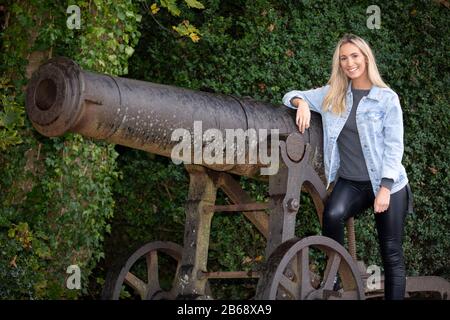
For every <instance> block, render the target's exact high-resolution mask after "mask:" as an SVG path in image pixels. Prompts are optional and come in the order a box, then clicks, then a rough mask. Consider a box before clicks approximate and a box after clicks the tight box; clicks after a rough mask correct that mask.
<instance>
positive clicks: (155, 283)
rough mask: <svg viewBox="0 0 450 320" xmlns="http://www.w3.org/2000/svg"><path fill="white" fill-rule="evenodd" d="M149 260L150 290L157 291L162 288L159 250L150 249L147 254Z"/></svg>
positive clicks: (148, 277)
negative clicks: (160, 284)
mask: <svg viewBox="0 0 450 320" xmlns="http://www.w3.org/2000/svg"><path fill="white" fill-rule="evenodd" d="M145 260H146V262H147V283H148V287H149V290H151V291H152V292H155V291H157V290H161V288H160V286H159V270H158V251H156V250H153V251H150V252H149V253H148V254H147V255H146V256H145Z"/></svg>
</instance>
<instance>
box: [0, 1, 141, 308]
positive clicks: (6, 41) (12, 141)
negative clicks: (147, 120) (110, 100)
mask: <svg viewBox="0 0 450 320" xmlns="http://www.w3.org/2000/svg"><path fill="white" fill-rule="evenodd" d="M74 3H75V1H69V2H66V1H36V0H34V1H7V3H6V4H5V6H4V7H3V8H4V9H5V12H4V15H2V24H3V25H4V29H3V32H2V36H1V41H2V51H1V59H2V64H1V72H2V78H1V79H2V81H1V88H0V89H1V99H2V106H1V108H0V149H1V153H0V248H1V249H0V299H56V298H58V299H63V298H70V299H73V298H77V297H79V296H81V295H83V294H85V293H86V292H87V283H88V281H87V279H88V276H89V275H90V273H91V270H92V269H93V268H94V266H95V265H96V263H97V262H98V261H99V260H100V259H101V258H102V257H103V256H104V253H103V239H104V237H105V234H107V233H108V232H109V231H110V226H109V222H108V219H109V218H111V217H112V215H113V210H114V199H113V197H112V194H113V190H112V186H113V183H114V181H115V180H116V179H117V176H118V171H117V168H116V163H115V159H116V157H117V153H116V151H115V150H114V146H111V145H106V144H104V143H98V142H93V141H90V140H87V139H84V138H82V137H81V136H79V135H66V136H65V137H61V138H53V139H47V138H45V137H42V136H40V135H39V134H38V133H37V132H36V131H35V130H34V129H33V128H32V127H31V125H30V123H29V121H28V119H27V118H26V117H24V89H25V86H26V83H27V79H28V78H29V76H30V74H31V73H32V71H34V70H36V68H37V67H38V66H39V64H40V63H42V62H43V61H45V60H46V59H48V58H51V57H52V56H58V55H61V56H68V57H70V58H72V59H74V60H75V61H77V62H78V63H79V64H80V65H81V66H82V67H83V68H85V69H88V70H93V71H98V72H104V73H109V74H113V75H121V74H125V73H127V72H128V71H127V60H128V58H129V56H130V55H131V54H132V51H133V49H132V48H133V46H134V45H136V43H137V40H138V38H139V35H140V34H139V32H138V30H137V26H138V23H139V21H140V18H141V16H140V15H139V14H137V9H136V6H135V4H134V3H133V2H132V1H131V0H124V1H107V0H105V1H100V0H98V1H77V2H76V4H77V5H78V6H79V7H80V9H81V12H83V15H82V19H81V26H82V28H81V29H69V28H68V27H67V25H66V21H67V19H68V17H69V16H70V15H69V14H67V13H66V8H67V7H68V6H69V5H70V4H74ZM70 265H78V267H79V268H80V270H81V277H82V281H81V284H82V288H81V290H68V289H67V287H66V280H67V277H68V276H69V274H68V273H66V270H67V268H68V267H69V266H70Z"/></svg>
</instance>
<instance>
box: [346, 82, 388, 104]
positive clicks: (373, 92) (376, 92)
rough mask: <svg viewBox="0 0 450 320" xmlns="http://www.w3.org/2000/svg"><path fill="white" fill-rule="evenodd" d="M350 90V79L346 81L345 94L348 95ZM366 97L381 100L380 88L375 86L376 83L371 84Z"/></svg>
mask: <svg viewBox="0 0 450 320" xmlns="http://www.w3.org/2000/svg"><path fill="white" fill-rule="evenodd" d="M351 92H352V80H350V81H349V82H348V87H347V95H349V94H350V93H351ZM367 98H369V99H372V100H376V101H380V100H381V88H380V87H377V86H376V85H372V88H371V89H370V91H369V94H368V95H367Z"/></svg>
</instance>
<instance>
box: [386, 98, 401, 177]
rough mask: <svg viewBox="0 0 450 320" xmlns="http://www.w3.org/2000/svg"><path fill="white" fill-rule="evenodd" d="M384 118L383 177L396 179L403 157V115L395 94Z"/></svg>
mask: <svg viewBox="0 0 450 320" xmlns="http://www.w3.org/2000/svg"><path fill="white" fill-rule="evenodd" d="M390 104H391V106H390V108H388V113H387V114H386V118H385V120H384V152H383V160H382V172H381V176H382V177H383V178H390V179H393V180H394V181H397V180H398V177H399V173H400V170H399V169H400V167H401V162H402V158H403V151H404V145H403V115H402V109H401V107H400V100H399V99H398V96H397V95H395V96H394V97H393V98H392V99H391V103H390Z"/></svg>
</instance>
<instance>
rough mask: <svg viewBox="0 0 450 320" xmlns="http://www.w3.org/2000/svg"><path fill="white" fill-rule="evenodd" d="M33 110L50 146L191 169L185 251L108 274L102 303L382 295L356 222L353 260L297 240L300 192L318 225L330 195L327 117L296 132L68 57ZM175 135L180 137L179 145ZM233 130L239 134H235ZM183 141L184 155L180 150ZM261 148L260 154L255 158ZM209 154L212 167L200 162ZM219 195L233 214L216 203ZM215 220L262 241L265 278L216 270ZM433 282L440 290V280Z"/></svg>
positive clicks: (286, 124) (173, 247)
mask: <svg viewBox="0 0 450 320" xmlns="http://www.w3.org/2000/svg"><path fill="white" fill-rule="evenodd" d="M26 110H27V113H28V116H29V118H30V120H31V122H32V123H33V125H34V127H35V128H36V129H37V130H38V131H39V132H40V133H41V134H43V135H45V136H49V137H52V136H60V135H63V134H64V133H66V132H74V133H79V134H82V135H83V136H86V137H91V138H95V139H102V140H106V141H109V142H112V143H116V144H121V145H125V146H128V147H132V148H136V149H141V150H145V151H148V152H151V153H155V154H159V155H162V156H165V157H171V158H172V160H174V161H179V162H180V161H181V160H183V162H184V163H185V167H186V169H187V171H188V173H189V175H190V185H189V194H188V199H187V203H186V222H185V231H184V247H181V246H179V245H177V244H174V243H171V242H161V241H156V242H151V243H147V244H145V245H143V246H141V247H140V248H138V249H137V250H136V251H134V252H133V253H132V254H131V255H130V256H127V257H126V259H125V260H124V261H119V262H118V263H117V264H116V265H115V266H114V267H113V268H112V269H111V270H110V272H109V273H108V275H107V278H106V284H105V287H104V290H103V296H104V298H108V299H118V298H119V296H120V292H121V289H122V286H123V285H128V286H130V287H131V288H132V289H134V291H135V292H136V293H138V294H139V295H140V297H141V298H142V299H175V298H202V297H203V298H205V297H206V298H207V297H209V296H210V290H209V286H208V279H213V278H249V277H256V278H259V282H258V286H257V292H256V298H258V299H364V298H366V297H370V296H371V293H375V294H378V293H379V291H374V290H371V289H368V287H367V286H366V284H365V281H366V280H367V278H368V274H367V273H366V268H365V266H364V263H363V262H362V261H357V259H356V250H355V248H356V245H355V239H354V230H353V220H350V221H349V222H348V224H347V228H348V229H347V230H348V236H349V251H350V253H349V252H348V251H347V250H346V249H345V248H344V247H342V246H341V245H339V244H338V243H337V242H335V241H333V240H331V239H329V238H326V237H322V236H313V237H307V238H304V239H299V238H295V218H296V215H297V212H298V211H299V208H300V190H304V191H305V192H308V193H309V194H310V195H311V197H312V199H313V201H314V205H315V207H316V211H317V214H318V218H319V221H321V215H322V212H323V204H324V201H325V200H326V197H327V192H326V189H325V184H324V170H323V167H322V163H323V161H322V129H321V128H322V124H321V119H320V116H319V115H317V114H314V113H313V115H312V119H311V129H309V130H307V131H306V132H305V134H300V133H298V130H297V128H296V126H295V123H294V121H293V119H294V112H293V111H292V110H289V109H288V108H284V107H279V106H273V105H270V104H267V103H262V102H257V101H254V100H252V99H249V98H237V97H233V96H228V95H220V94H212V93H207V92H199V91H192V90H188V89H183V88H178V87H173V86H167V85H161V84H154V83H149V82H143V81H137V80H131V79H125V78H118V77H112V76H109V75H102V74H96V73H92V72H87V71H83V70H81V68H80V67H79V66H78V65H77V64H76V63H74V62H73V61H71V60H70V59H67V58H55V59H52V60H50V61H49V62H47V63H46V64H44V65H42V66H41V67H40V68H39V70H38V71H37V72H36V73H35V74H34V75H33V77H32V79H31V81H30V83H29V85H28V88H27V100H26ZM199 126H200V127H199ZM177 130H178V132H179V133H180V134H179V135H178V136H177V135H176V134H175V137H176V139H174V133H175V132H177ZM252 130H253V131H252ZM203 131H204V133H203ZM208 132H209V133H213V134H212V135H208ZM229 132H232V133H234V134H231V135H230V136H228V133H229ZM250 132H257V133H259V135H258V134H257V135H256V136H253V135H251V134H250ZM261 132H262V133H264V134H260V133H261ZM265 133H270V134H269V135H265ZM242 135H245V137H246V138H245V139H243V140H242V139H241V138H242ZM224 137H225V139H224V140H223V141H221V139H222V138H224ZM185 139H186V140H185ZM239 140H240V142H241V143H240V144H239ZM186 141H187V145H188V146H187V147H186V145H184V147H186V148H184V149H183V150H182V152H180V153H177V152H175V153H174V152H173V151H174V149H176V148H177V147H179V144H180V143H181V142H186ZM219 142H220V143H219ZM256 146H258V147H261V146H263V147H262V148H259V149H258V152H257V156H256V157H253V155H252V152H254V151H255V150H256ZM252 148H253V149H252ZM230 149H232V151H231V152H229V151H230ZM211 150H212V152H211ZM206 151H208V152H210V153H208V154H209V155H211V156H212V157H213V158H214V159H215V161H210V160H211V159H209V160H207V158H205V157H204V155H205V154H206ZM222 151H223V153H221V152H222ZM227 152H229V153H227ZM261 154H265V156H266V157H265V158H264V157H261ZM228 156H229V157H228ZM241 156H242V157H241ZM267 158H270V159H271V160H272V161H273V162H276V166H275V170H266V171H263V169H270V167H271V166H272V164H273V163H270V162H268V161H266V160H267ZM189 159H190V160H192V161H191V162H189ZM220 159H222V160H223V161H219V160H220ZM239 159H240V161H238V160H239ZM242 159H243V160H242ZM272 169H273V168H272ZM261 172H265V173H264V174H266V175H264V174H263V175H261ZM231 174H237V175H242V176H248V177H253V178H256V179H261V180H264V179H266V180H267V178H268V180H269V199H270V201H269V202H268V203H258V202H255V201H253V200H252V199H251V198H250V196H249V195H247V194H246V192H245V191H244V190H243V189H242V188H241V186H240V184H239V182H238V181H236V180H235V179H234V178H233V176H232V175H231ZM219 188H220V189H222V190H223V191H224V193H225V194H226V195H227V196H228V198H229V199H230V200H231V201H232V203H231V204H229V205H215V200H216V193H217V191H218V189H219ZM219 211H220V212H223V211H226V212H242V213H243V214H244V215H245V217H246V218H248V219H249V221H250V222H252V223H253V224H254V226H255V227H256V228H257V229H258V230H259V231H260V232H261V233H262V234H263V235H264V236H265V237H266V239H267V245H266V257H268V258H267V260H266V264H265V268H264V270H261V271H258V272H248V271H227V272H223V271H219V272H208V269H207V257H208V245H209V236H210V226H211V219H212V217H213V215H214V212H219ZM267 212H268V213H270V214H268V213H267ZM318 253H320V254H322V255H323V257H324V261H326V262H325V264H324V266H325V267H324V268H323V270H320V268H315V267H314V266H315V262H314V259H313V257H317V254H318ZM162 255H164V256H166V257H170V258H171V259H172V260H174V261H175V263H174V265H175V266H176V267H174V270H175V271H174V279H173V282H172V285H171V286H170V287H168V288H166V287H162V286H161V284H160V279H159V274H158V256H162ZM142 258H144V262H145V263H144V264H145V265H146V269H147V271H146V272H145V273H144V274H143V275H140V274H137V273H135V272H134V271H133V267H134V265H135V264H137V262H138V261H140V260H142ZM337 274H339V276H340V278H341V281H342V289H341V290H340V291H334V290H333V281H334V279H335V276H336V275H337ZM143 278H146V279H143ZM409 279H412V278H409ZM439 279H441V278H439ZM432 280H433V281H435V282H433V283H436V281H437V280H436V277H433V279H432ZM441 280H442V281H441ZM441 280H439V281H440V282H439V285H438V287H439V288H437V289H436V290H434V289H433V288H431V289H430V287H433V286H430V283H431V282H427V279H426V277H421V279H420V281H412V282H410V283H413V282H414V283H413V284H414V285H410V286H409V287H408V286H407V290H409V291H408V293H410V292H414V291H421V290H420V289H421V284H424V285H423V286H424V287H427V290H428V291H436V292H439V293H440V294H441V297H444V298H447V296H446V295H448V291H450V290H449V288H448V282H446V281H445V280H443V279H441ZM408 288H409V289H408ZM381 293H382V291H381Z"/></svg>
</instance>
